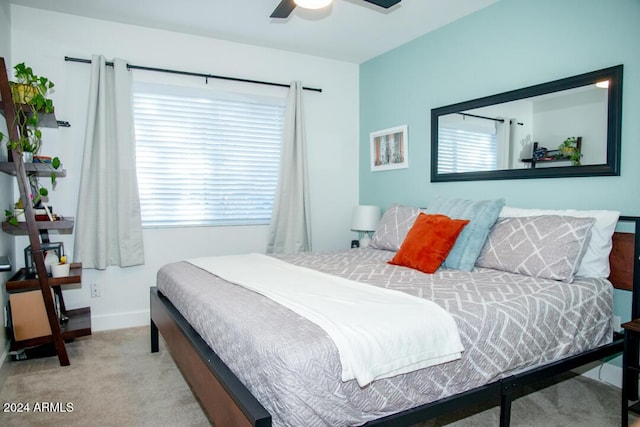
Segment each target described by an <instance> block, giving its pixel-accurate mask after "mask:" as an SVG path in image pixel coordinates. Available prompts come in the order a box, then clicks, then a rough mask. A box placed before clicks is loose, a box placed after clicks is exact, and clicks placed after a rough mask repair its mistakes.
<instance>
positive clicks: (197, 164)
mask: <svg viewBox="0 0 640 427" xmlns="http://www.w3.org/2000/svg"><path fill="white" fill-rule="evenodd" d="M133 110H134V121H135V133H136V156H137V172H138V187H139V193H140V205H141V211H142V225H143V226H144V227H168V226H182V227H184V226H198V225H211V226H224V225H256V224H268V223H269V221H270V219H271V210H272V206H273V198H274V195H275V191H276V186H277V181H278V166H279V163H280V145H281V140H282V131H283V123H284V110H285V106H284V100H283V99H282V100H281V99H272V98H264V97H253V96H250V97H248V96H246V95H233V94H227V93H224V94H222V93H220V92H212V91H208V90H206V89H198V90H194V89H190V88H183V87H173V86H164V85H150V84H140V83H136V84H135V85H134V95H133Z"/></svg>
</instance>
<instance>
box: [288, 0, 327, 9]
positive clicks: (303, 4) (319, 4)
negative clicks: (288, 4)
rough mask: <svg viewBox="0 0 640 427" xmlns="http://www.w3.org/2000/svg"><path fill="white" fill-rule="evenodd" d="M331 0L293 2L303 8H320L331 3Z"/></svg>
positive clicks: (300, 0)
mask: <svg viewBox="0 0 640 427" xmlns="http://www.w3.org/2000/svg"><path fill="white" fill-rule="evenodd" d="M332 1H333V0H293V2H294V3H295V4H296V5H297V6H299V7H302V8H305V9H322V8H323V7H327V6H329V5H330V4H331V2H332Z"/></svg>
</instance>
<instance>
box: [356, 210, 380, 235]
mask: <svg viewBox="0 0 640 427" xmlns="http://www.w3.org/2000/svg"><path fill="white" fill-rule="evenodd" d="M381 216H382V209H380V207H379V206H366V205H363V206H356V207H355V208H353V216H352V217H351V230H353V231H375V229H376V226H377V225H378V221H380V217H381Z"/></svg>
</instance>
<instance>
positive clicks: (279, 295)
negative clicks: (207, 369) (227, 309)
mask: <svg viewBox="0 0 640 427" xmlns="http://www.w3.org/2000/svg"><path fill="white" fill-rule="evenodd" d="M187 261H188V262H189V263H191V264H193V265H195V266H197V267H200V268H202V269H203V270H206V271H209V272H210V273H212V274H214V275H216V276H218V277H220V278H222V279H224V280H226V281H228V282H231V283H235V284H237V285H240V286H243V287H245V288H247V289H250V290H252V291H254V292H257V293H260V294H262V295H264V296H266V297H268V298H270V299H271V300H273V301H275V302H277V303H279V304H281V305H283V306H285V307H287V308H289V309H290V310H292V311H294V312H295V313H297V314H299V315H301V316H303V317H305V318H307V319H309V320H310V321H312V322H313V323H315V324H316V325H318V326H320V327H321V328H322V329H323V330H324V331H325V332H326V333H327V334H328V335H329V337H331V339H332V340H333V341H334V343H335V344H336V347H337V348H338V353H339V356H340V362H341V364H342V381H349V380H352V379H355V380H356V381H357V382H358V384H359V385H360V386H361V387H363V386H365V385H367V384H369V383H370V382H371V381H373V380H376V379H379V378H387V377H392V376H395V375H398V374H402V373H407V372H411V371H414V370H417V369H421V368H425V367H427V366H432V365H437V364H439V363H445V362H449V361H451V360H455V359H459V358H460V356H461V352H462V351H463V347H462V343H461V341H460V335H459V333H458V328H457V326H456V323H455V321H454V319H453V317H452V316H451V315H450V314H449V313H448V312H447V311H445V310H444V309H443V308H441V307H440V306H439V305H437V304H435V303H434V302H431V301H428V300H425V299H422V298H418V297H414V296H412V295H408V294H405V293H403V292H399V291H393V290H389V289H384V288H378V287H375V286H371V285H367V284H364V283H359V282H355V281H352V280H348V279H344V278H341V277H337V276H333V275H330V274H326V273H322V272H319V271H316V270H312V269H308V268H304V267H298V266H296V265H293V264H290V263H287V262H284V261H281V260H278V259H276V258H273V257H270V256H266V255H260V254H248V255H229V256H217V257H204V258H195V259H190V260H187Z"/></svg>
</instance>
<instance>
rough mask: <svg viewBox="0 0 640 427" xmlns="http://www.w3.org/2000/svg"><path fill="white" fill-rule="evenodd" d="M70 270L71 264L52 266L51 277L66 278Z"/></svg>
mask: <svg viewBox="0 0 640 427" xmlns="http://www.w3.org/2000/svg"><path fill="white" fill-rule="evenodd" d="M70 268H71V264H67V263H58V264H52V265H51V277H56V278H57V277H67V276H68V275H69V271H70Z"/></svg>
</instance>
